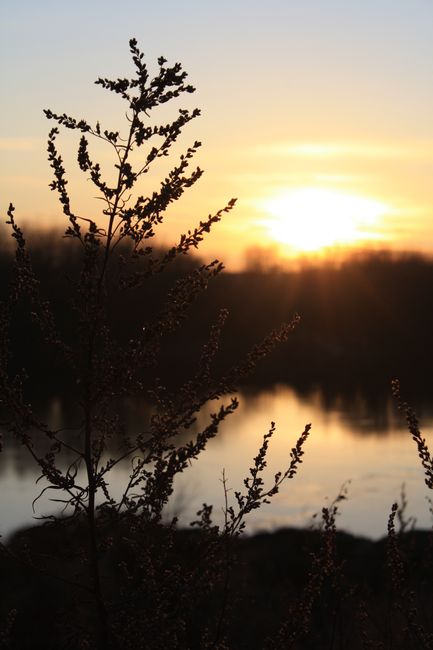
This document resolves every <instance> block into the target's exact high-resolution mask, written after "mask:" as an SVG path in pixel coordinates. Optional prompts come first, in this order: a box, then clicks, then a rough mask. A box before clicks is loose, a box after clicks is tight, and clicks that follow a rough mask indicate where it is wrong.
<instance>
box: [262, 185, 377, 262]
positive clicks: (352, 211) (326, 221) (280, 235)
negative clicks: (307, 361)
mask: <svg viewBox="0 0 433 650" xmlns="http://www.w3.org/2000/svg"><path fill="white" fill-rule="evenodd" d="M264 207H265V210H266V212H267V213H268V214H269V215H271V216H270V217H269V218H267V219H266V221H263V222H262V223H263V225H265V227H266V228H267V230H268V232H269V235H270V237H271V238H272V239H273V240H276V241H277V242H280V243H281V244H285V245H287V246H289V247H290V248H293V249H294V250H297V251H300V252H302V251H305V252H314V251H319V250H320V249H322V248H326V247H331V246H337V245H353V244H357V243H361V242H365V241H367V240H372V239H374V240H377V239H381V237H382V236H381V234H380V232H379V230H378V225H379V220H380V218H381V217H383V216H384V215H385V214H386V213H387V212H389V207H388V206H386V205H385V204H383V203H380V202H379V201H375V200H373V199H369V198H365V197H361V196H356V195H353V194H344V193H341V192H336V191H332V190H326V189H321V188H303V189H298V190H293V191H291V192H286V193H285V194H282V195H280V196H279V197H277V198H274V199H271V200H269V201H266V202H265V204H264Z"/></svg>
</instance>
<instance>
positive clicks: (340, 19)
mask: <svg viewBox="0 0 433 650" xmlns="http://www.w3.org/2000/svg"><path fill="white" fill-rule="evenodd" d="M0 35H1V44H0V48H1V57H0V66H1V81H2V90H3V92H2V104H1V109H0V113H1V117H2V119H1V121H0V197H1V210H2V213H3V214H4V213H5V212H6V209H7V206H8V204H9V202H10V201H12V202H13V203H14V204H15V206H16V210H17V212H16V214H17V218H18V219H20V220H21V221H25V222H26V223H29V222H30V223H31V224H33V225H38V224H42V225H44V226H47V225H51V224H59V223H60V224H61V223H62V219H63V217H62V215H61V210H60V207H59V205H58V203H57V201H56V197H55V196H54V195H53V194H52V193H51V192H50V190H49V188H48V183H49V182H50V180H51V176H50V169H49V165H48V163H47V161H46V135H47V132H48V130H49V128H51V124H50V123H48V122H47V120H46V118H45V117H44V115H43V113H42V109H43V108H46V107H49V108H51V109H53V110H54V111H56V112H59V113H61V112H64V111H65V112H67V113H70V114H72V115H75V116H76V117H86V118H87V119H88V120H89V121H96V119H98V118H100V119H101V122H102V123H103V124H104V126H106V127H108V128H110V129H117V128H119V127H121V125H122V124H124V109H123V106H122V103H121V101H120V100H117V99H115V98H112V97H110V96H108V95H107V93H106V92H104V91H103V90H102V89H101V88H99V87H96V86H94V85H93V81H94V80H95V79H96V78H97V77H98V76H108V77H114V78H115V77H117V76H128V74H129V73H130V72H132V66H131V64H130V62H129V50H128V40H129V38H130V37H132V36H134V37H136V38H137V39H138V42H139V45H140V47H141V49H142V50H143V51H144V52H145V55H146V60H147V62H148V63H149V66H150V67H151V68H153V69H155V68H154V65H155V61H156V58H157V57H158V56H160V55H164V56H165V57H166V58H167V59H168V60H169V62H170V63H172V62H174V61H180V62H181V63H182V64H183V67H184V69H185V70H186V71H187V72H188V73H189V78H190V82H191V83H192V84H193V85H194V86H195V87H196V88H197V92H196V93H195V95H193V96H188V97H187V98H186V100H185V101H184V102H183V103H180V104H179V106H183V105H186V106H187V107H192V106H198V107H199V108H201V109H202V116H201V117H200V118H199V119H197V120H195V121H194V122H192V124H190V125H189V126H188V127H187V129H185V132H184V135H183V138H182V141H181V144H182V147H180V148H177V149H176V152H174V153H173V158H172V162H173V163H174V162H175V157H174V156H175V155H177V153H180V152H181V149H182V148H186V147H187V146H188V145H189V144H191V143H192V142H193V141H194V140H196V139H198V140H201V141H202V143H203V147H202V149H201V150H200V151H199V153H198V155H197V164H199V165H200V166H201V167H203V168H204V170H205V175H204V176H203V178H202V179H201V180H200V181H199V183H198V184H197V185H196V186H195V187H194V188H193V189H192V190H190V192H189V194H188V195H187V196H185V197H184V198H183V199H182V200H181V202H179V203H178V204H177V205H176V206H175V207H174V208H173V209H172V211H171V212H170V213H169V215H168V216H167V224H166V225H165V227H164V230H163V234H162V236H163V238H164V240H165V241H167V242H170V243H173V242H174V241H176V239H177V236H178V234H179V233H180V232H181V231H182V230H183V229H184V228H185V227H187V226H189V227H191V226H193V225H194V224H195V223H196V222H198V220H199V219H201V218H203V217H205V216H207V214H208V213H210V212H215V211H216V210H217V209H218V208H220V207H223V206H224V205H225V203H226V202H227V201H228V200H229V199H230V198H232V197H238V205H237V207H236V209H235V211H233V212H232V213H231V214H230V215H227V217H226V218H225V220H224V221H223V222H222V223H221V224H218V225H217V226H216V227H215V230H214V232H213V234H212V235H211V236H210V238H209V241H208V242H206V244H205V246H204V247H203V249H202V250H203V253H204V254H206V256H208V255H218V256H221V257H222V258H223V259H224V260H225V261H226V262H227V263H228V266H229V268H236V267H238V266H240V265H242V264H243V261H244V258H245V253H244V251H245V249H248V248H251V247H254V246H257V245H261V246H265V247H270V248H271V249H272V248H275V249H276V250H277V251H278V252H279V254H281V255H286V256H290V255H299V254H303V253H306V252H307V253H311V252H313V253H315V252H317V251H319V252H321V251H323V250H326V249H329V247H331V249H332V247H334V246H335V245H337V246H339V247H340V248H341V247H345V246H350V247H352V246H361V245H364V244H365V243H367V244H368V245H369V246H372V247H375V248H377V247H379V248H383V247H392V248H398V249H410V250H422V251H425V252H430V253H433V2H432V1H431V0H363V1H362V2H361V1H354V0H338V1H337V0H285V1H282V0H268V1H267V2H262V1H261V2H258V1H255V0H249V1H244V0H231V1H230V2H229V1H225V0H221V1H220V2H218V3H216V2H212V3H211V2H206V1H204V0H201V1H200V2H199V1H198V0H185V1H183V2H180V1H174V0H172V1H169V0H165V1H161V2H159V3H156V2H148V1H146V0H141V1H140V2H139V1H136V0H124V1H123V2H122V3H121V4H120V3H118V2H116V3H115V2H113V1H111V0H104V1H102V0H101V1H99V0H93V1H92V0H91V1H89V0H87V2H83V1H81V0H76V1H75V2H74V3H67V2H58V1H57V2H51V1H48V0H39V1H38V2H34V0H32V1H23V0H17V2H15V3H6V2H5V3H2V6H1V8H0ZM171 110H172V111H173V112H172V113H170V112H169V113H167V116H169V115H172V116H173V117H174V115H175V111H176V110H177V106H176V107H175V108H174V107H173V109H171ZM59 143H61V146H62V147H64V153H65V156H64V157H65V161H66V164H67V169H68V171H70V173H71V177H70V178H71V183H70V188H71V195H72V196H73V197H74V198H75V203H73V207H74V208H75V209H76V210H77V211H78V212H79V213H82V214H85V215H86V216H89V217H92V216H94V215H95V214H97V212H98V210H100V206H99V203H98V202H97V201H95V200H94V199H93V198H92V197H93V195H94V193H92V191H91V189H90V188H89V184H88V183H87V184H86V182H85V180H84V179H83V178H81V177H80V176H79V175H78V173H77V172H76V170H75V167H76V164H75V157H76V155H75V152H74V150H73V146H75V140H74V134H71V133H70V132H68V133H67V134H65V135H64V136H63V135H62V139H61V140H59ZM95 152H96V155H95V158H97V157H98V156H99V157H100V159H101V161H102V163H103V165H106V169H107V170H108V169H109V164H110V158H109V156H108V152H106V151H105V150H102V149H101V148H100V146H99V145H98V146H97V147H96V149H95ZM163 172H164V169H161V173H163ZM81 176H82V175H81ZM158 178H159V177H158V175H157V174H156V173H155V174H154V176H153V177H152V178H151V179H150V180H152V181H153V182H154V184H155V185H154V186H152V187H151V186H149V187H143V188H142V192H143V193H146V192H151V191H152V189H154V187H157V184H158ZM2 236H3V235H2Z"/></svg>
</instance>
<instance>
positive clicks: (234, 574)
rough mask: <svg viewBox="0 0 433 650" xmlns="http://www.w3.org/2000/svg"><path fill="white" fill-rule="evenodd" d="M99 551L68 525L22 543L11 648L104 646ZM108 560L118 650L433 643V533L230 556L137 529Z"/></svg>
mask: <svg viewBox="0 0 433 650" xmlns="http://www.w3.org/2000/svg"><path fill="white" fill-rule="evenodd" d="M86 545H87V538H86V532H85V529H84V527H83V526H82V525H72V526H71V525H67V524H66V523H65V524H55V525H52V524H49V525H47V526H39V527H32V528H29V529H26V530H23V531H20V532H18V533H16V534H15V535H14V536H13V537H12V538H11V540H10V542H9V544H8V547H7V551H6V552H4V553H3V554H2V556H1V559H0V568H1V574H2V585H3V590H2V591H3V597H2V601H3V602H2V607H1V620H2V621H3V626H4V622H5V620H6V619H7V616H8V614H10V612H11V611H12V610H14V611H15V612H16V615H15V621H14V623H13V625H12V626H11V631H10V638H9V643H10V646H9V647H11V648H20V649H22V650H26V649H27V648H36V647H44V648H58V647H63V648H81V647H83V648H84V647H95V646H93V645H92V640H91V639H92V635H91V633H89V632H88V631H89V630H92V628H93V627H94V625H95V611H94V607H93V605H92V598H91V595H90V593H89V590H88V587H89V584H88V582H87V578H86V574H87V573H88V566H87V562H86V559H85V558H86ZM99 553H100V563H101V567H102V574H103V583H104V593H105V597H106V601H107V603H109V605H108V606H109V609H110V611H111V616H110V623H111V624H112V626H113V629H114V630H115V637H116V638H117V641H116V643H117V645H115V647H116V648H123V647H125V648H126V647H130V648H131V647H134V648H135V647H137V648H141V647H143V648H162V647H164V648H165V647H170V648H171V647H173V648H176V647H178V648H204V647H219V648H223V647H226V648H245V649H246V648H257V649H259V648H265V647H268V648H274V647H275V648H277V647H281V648H282V647H293V648H300V649H304V648H305V649H310V648H311V649H313V648H314V649H319V648H331V647H333V648H366V647H371V648H373V647H374V648H379V647H391V646H390V645H389V643H392V647H393V648H405V649H408V648H420V647H430V646H429V645H426V646H422V645H419V638H420V637H419V635H420V634H421V633H422V634H423V635H427V636H426V638H427V637H428V638H431V637H430V636H429V635H431V633H432V632H433V625H432V621H431V615H430V612H431V605H432V604H433V587H432V585H433V580H432V578H433V535H432V534H431V533H430V532H426V531H411V532H407V533H404V534H401V535H399V534H394V533H392V534H391V536H390V537H389V538H388V539H382V540H379V541H371V540H368V539H366V538H362V537H354V536H352V535H349V534H345V533H342V532H335V531H334V530H333V528H332V526H331V527H330V528H328V529H327V528H326V526H325V528H322V530H300V529H282V530H279V531H277V532H274V533H260V534H256V535H254V536H250V537H248V536H245V537H241V538H237V539H234V540H232V542H231V543H230V547H229V546H227V545H226V544H225V541H224V540H223V539H221V538H220V537H218V536H217V535H216V534H215V533H214V532H212V531H211V530H208V531H195V530H188V531H186V530H180V531H173V530H171V529H168V528H163V527H155V526H153V527H151V528H149V527H148V526H146V527H145V528H143V527H142V526H135V525H131V523H129V524H128V525H126V526H125V525H123V524H122V525H121V527H120V528H119V527H116V529H115V530H114V529H113V530H109V529H108V528H105V529H104V530H103V531H102V534H101V536H100V547H99ZM13 557H15V558H16V560H14V559H13ZM18 558H19V559H18ZM78 585H81V586H78ZM223 603H225V604H224V610H225V611H224V616H223V623H222V630H221V633H220V636H221V638H220V639H219V641H218V643H217V642H215V639H214V641H212V642H211V640H210V639H212V638H214V637H215V635H216V633H217V632H216V630H217V628H218V625H219V619H220V614H221V607H223ZM128 626H132V627H131V628H130V629H128ZM416 626H418V628H419V630H418V632H416ZM133 629H135V630H136V632H135V633H132V632H131V630H133ZM121 630H123V634H124V636H123V638H122V635H121V634H120V633H119V631H121ZM139 631H140V634H141V637H140V638H141V641H138V640H137V641H136V643H137V644H138V645H134V642H132V645H131V636H132V637H133V638H135V635H136V634H138V632H139ZM417 634H418V637H417ZM116 635H117V636H116ZM138 636H140V635H138ZM158 637H159V638H158ZM137 638H138V637H137ZM417 638H418V641H417ZM128 639H129V640H128ZM206 639H207V641H206ZM224 639H225V641H224ZM223 641H224V643H225V645H224V643H223ZM367 642H368V643H370V645H366V644H367ZM380 643H384V644H385V645H384V646H380V645H379V644H380ZM417 643H418V645H417ZM86 644H87V645H86ZM206 644H207V645H206ZM386 644H388V645H386ZM6 647H8V646H6Z"/></svg>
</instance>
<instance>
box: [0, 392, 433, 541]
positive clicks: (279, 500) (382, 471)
mask: <svg viewBox="0 0 433 650" xmlns="http://www.w3.org/2000/svg"><path fill="white" fill-rule="evenodd" d="M239 397H240V407H239V409H238V410H237V412H236V413H235V414H234V415H233V416H231V417H230V418H228V419H227V420H226V421H225V422H224V423H223V425H222V426H221V430H220V432H219V434H218V436H217V437H216V438H215V439H213V440H211V441H210V442H209V445H208V449H207V450H206V451H205V452H204V453H203V454H201V456H200V457H199V459H198V460H197V461H195V462H193V463H192V465H191V467H190V468H189V469H188V470H187V471H185V472H184V473H183V474H182V475H180V476H179V477H178V478H177V479H176V484H175V485H176V491H175V495H174V497H173V499H172V502H171V503H170V506H169V508H168V511H167V517H171V516H173V515H177V516H179V519H180V522H181V524H184V525H187V524H188V523H189V521H191V520H192V519H194V518H195V513H196V511H197V510H198V509H199V508H200V507H201V505H202V503H204V502H206V503H208V504H213V505H214V517H215V521H216V522H220V521H221V520H222V514H223V513H222V507H223V503H224V492H223V486H222V471H223V470H224V472H225V476H226V479H227V484H228V487H229V490H230V491H229V498H230V499H231V498H232V495H233V491H234V490H241V489H242V487H243V484H242V480H243V478H244V477H246V476H247V475H248V470H249V467H250V466H251V464H252V459H253V458H254V457H255V455H256V454H257V450H258V448H259V446H260V444H261V441H262V439H263V434H264V433H266V432H267V431H268V430H269V427H270V423H271V421H275V423H276V433H275V435H274V437H273V439H272V441H271V445H270V449H269V455H268V467H267V474H265V477H266V476H267V478H268V481H269V482H270V481H271V480H272V477H273V475H274V474H275V472H276V471H278V470H284V469H285V468H286V467H287V466H288V464H289V462H290V450H291V448H292V447H293V446H294V444H295V443H296V440H297V438H298V437H299V435H300V434H301V432H302V431H303V429H304V426H305V424H306V423H309V422H311V423H312V430H311V435H310V437H309V439H308V441H307V442H306V445H305V456H304V457H303V463H302V464H301V465H300V467H299V471H298V474H297V476H296V477H295V478H294V479H292V480H290V481H288V482H286V484H285V485H283V487H282V488H281V491H280V493H279V494H278V495H276V496H275V497H274V498H273V500H272V503H271V504H270V505H265V506H263V507H262V508H261V509H260V510H257V511H254V512H253V513H251V514H250V515H249V516H248V518H247V530H249V531H250V532H254V531H257V530H263V529H268V530H269V529H275V528H279V527H284V526H308V525H311V523H312V521H313V516H314V514H315V513H320V511H321V508H322V507H323V505H326V504H329V502H330V501H332V500H333V499H334V498H335V497H336V496H337V494H338V492H339V490H340V488H341V486H342V485H343V484H344V483H346V482H348V481H350V484H348V485H347V487H348V499H347V501H343V502H342V503H341V505H340V510H341V515H340V517H339V519H338V527H339V528H341V529H344V530H347V531H349V532H352V533H356V534H362V535H367V536H369V537H372V538H378V537H381V536H383V535H384V534H385V533H386V526H387V518H388V515H389V512H390V509H391V505H392V503H393V502H394V501H396V500H397V501H398V500H399V498H400V492H401V486H402V484H403V483H404V484H405V493H406V498H407V500H408V507H407V516H414V517H416V520H417V526H418V527H428V526H430V525H431V515H430V512H429V504H428V502H427V500H426V497H428V496H429V490H428V488H427V487H426V485H425V483H424V477H423V471H422V467H421V464H420V462H419V459H418V457H417V453H416V447H415V443H414V442H413V441H412V440H411V437H410V434H409V433H408V432H407V429H406V427H405V423H404V420H403V418H402V416H401V414H399V413H397V411H396V408H395V405H394V404H393V402H392V399H391V397H390V396H385V397H384V398H383V399H382V400H381V401H380V403H379V404H377V403H376V404H375V405H372V404H371V403H369V402H368V401H367V400H366V398H365V397H364V396H363V395H362V394H361V393H359V394H355V395H352V396H351V397H350V398H343V397H342V396H341V395H340V396H339V395H335V396H333V397H332V398H329V397H325V395H324V394H323V392H322V391H320V390H315V391H312V392H309V393H307V394H301V393H299V392H297V391H296V390H295V389H294V388H292V387H290V386H285V385H278V386H275V387H273V388H267V389H262V390H259V391H255V392H243V393H241V394H240V395H239ZM212 410H216V409H215V404H213V405H209V406H208V407H207V408H206V409H204V411H203V412H202V413H201V414H200V417H199V422H198V424H199V425H205V424H206V422H207V419H208V417H209V413H210V412H212ZM66 411H67V408H66V406H65V405H64V404H62V402H61V401H59V400H53V401H52V402H51V403H50V404H49V405H48V406H47V412H46V419H47V420H48V421H49V422H50V424H51V425H52V426H60V425H61V423H62V422H63V421H64V420H65V419H66V416H67V415H68V416H69V414H68V413H67V412H66ZM144 411H145V405H144V404H135V405H130V408H129V409H127V413H126V414H127V417H128V420H129V422H128V427H129V429H131V430H134V429H136V430H139V429H140V423H141V422H140V420H141V418H142V416H143V413H144ZM421 419H422V423H423V431H424V432H425V435H426V437H427V441H428V440H429V437H428V430H429V427H431V425H432V423H433V412H431V411H429V409H428V408H424V409H423V412H422V413H421ZM431 444H432V446H433V437H432V439H431ZM129 468H130V466H129V464H128V463H125V464H124V465H123V466H121V467H119V468H118V469H117V470H116V472H114V473H113V475H112V477H111V485H112V487H113V488H114V490H115V491H117V492H120V490H121V486H122V485H123V484H124V483H125V481H126V480H127V479H128V475H129ZM38 475H39V473H38V469H37V467H35V465H34V464H33V461H32V460H31V459H30V457H29V456H28V454H27V452H26V450H24V449H22V448H20V447H19V446H17V444H16V443H13V442H12V441H10V440H8V439H7V440H6V441H5V449H4V451H3V453H2V454H1V455H0V487H1V500H2V506H1V512H2V516H1V524H0V527H1V533H2V534H8V533H10V532H12V531H13V530H15V529H16V528H18V527H20V526H23V525H27V524H30V523H32V521H33V516H34V514H33V512H32V507H31V502H32V500H33V499H34V497H35V495H36V494H37V489H38V488H39V489H40V488H41V487H43V483H39V484H38V486H36V485H35V482H36V480H37V478H38ZM55 509H56V506H55V504H53V503H50V502H49V500H48V497H46V498H44V499H41V500H40V501H38V502H37V504H36V513H35V514H36V515H41V514H47V513H49V512H53V511H55Z"/></svg>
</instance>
